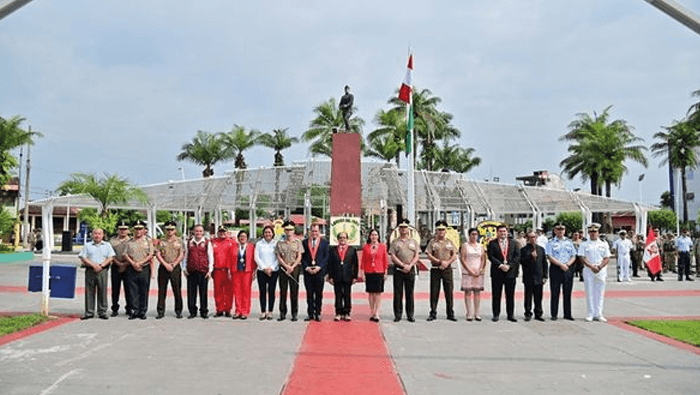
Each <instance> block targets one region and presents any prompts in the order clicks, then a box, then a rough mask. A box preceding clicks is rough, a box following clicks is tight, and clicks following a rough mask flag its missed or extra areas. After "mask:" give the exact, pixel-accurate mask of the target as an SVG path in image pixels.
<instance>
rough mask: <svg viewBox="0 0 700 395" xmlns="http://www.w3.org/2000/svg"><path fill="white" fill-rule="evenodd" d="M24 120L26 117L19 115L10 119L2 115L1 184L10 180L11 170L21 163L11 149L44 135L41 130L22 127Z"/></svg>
mask: <svg viewBox="0 0 700 395" xmlns="http://www.w3.org/2000/svg"><path fill="white" fill-rule="evenodd" d="M24 121H25V119H24V118H22V117H20V116H17V115H15V116H13V117H12V118H9V119H5V118H3V117H0V185H5V183H7V181H9V179H10V178H11V175H10V170H12V169H13V168H15V167H17V165H19V162H18V161H17V158H16V157H15V156H14V155H12V154H11V153H10V151H12V150H13V149H15V148H17V147H21V146H23V145H25V144H34V138H36V137H43V135H42V134H41V133H39V132H30V131H26V130H24V129H22V128H21V124H22V122H24Z"/></svg>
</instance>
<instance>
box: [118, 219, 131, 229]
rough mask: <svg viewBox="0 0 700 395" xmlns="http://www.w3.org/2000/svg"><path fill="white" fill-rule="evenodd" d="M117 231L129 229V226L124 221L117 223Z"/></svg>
mask: <svg viewBox="0 0 700 395" xmlns="http://www.w3.org/2000/svg"><path fill="white" fill-rule="evenodd" d="M117 229H129V224H127V223H126V221H125V220H123V219H122V220H120V221H119V222H117Z"/></svg>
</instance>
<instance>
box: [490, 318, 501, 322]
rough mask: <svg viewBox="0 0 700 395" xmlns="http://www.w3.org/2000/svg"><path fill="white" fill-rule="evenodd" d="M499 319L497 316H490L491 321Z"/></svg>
mask: <svg viewBox="0 0 700 395" xmlns="http://www.w3.org/2000/svg"><path fill="white" fill-rule="evenodd" d="M499 319H500V318H498V317H491V321H493V322H498V320H499Z"/></svg>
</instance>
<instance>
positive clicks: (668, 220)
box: [647, 209, 678, 231]
mask: <svg viewBox="0 0 700 395" xmlns="http://www.w3.org/2000/svg"><path fill="white" fill-rule="evenodd" d="M647 221H648V222H649V225H650V226H651V227H654V228H659V229H663V230H666V231H668V230H671V229H676V223H678V218H677V217H676V213H674V212H673V211H671V210H667V209H663V210H654V211H649V212H648V213H647Z"/></svg>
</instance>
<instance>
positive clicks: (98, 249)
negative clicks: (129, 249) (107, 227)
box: [78, 228, 114, 320]
mask: <svg viewBox="0 0 700 395" xmlns="http://www.w3.org/2000/svg"><path fill="white" fill-rule="evenodd" d="M104 235H105V233H104V230H102V229H100V228H95V229H94V230H93V231H92V241H91V242H89V243H86V244H85V248H83V249H82V250H81V251H80V254H78V257H79V258H80V262H81V263H82V266H83V267H85V315H84V316H83V317H82V318H81V319H83V320H87V319H90V318H92V317H94V316H95V293H97V314H98V316H99V317H100V318H102V319H103V320H106V319H107V270H109V264H110V263H111V262H112V258H113V257H114V249H113V248H112V246H111V245H110V244H109V243H107V242H105V241H104Z"/></svg>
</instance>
